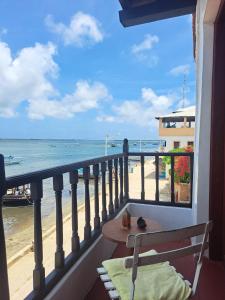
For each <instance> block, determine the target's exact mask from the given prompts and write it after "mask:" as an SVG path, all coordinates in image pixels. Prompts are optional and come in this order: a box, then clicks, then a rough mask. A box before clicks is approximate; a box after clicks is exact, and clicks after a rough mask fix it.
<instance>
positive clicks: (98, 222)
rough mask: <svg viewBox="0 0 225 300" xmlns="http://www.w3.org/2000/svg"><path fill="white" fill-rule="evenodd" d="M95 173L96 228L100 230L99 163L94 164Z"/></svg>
mask: <svg viewBox="0 0 225 300" xmlns="http://www.w3.org/2000/svg"><path fill="white" fill-rule="evenodd" d="M93 174H94V181H95V183H94V184H95V217H94V229H95V231H99V229H100V217H99V191H98V177H99V165H98V164H97V165H94V166H93Z"/></svg>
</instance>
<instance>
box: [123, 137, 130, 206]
mask: <svg viewBox="0 0 225 300" xmlns="http://www.w3.org/2000/svg"><path fill="white" fill-rule="evenodd" d="M128 153H129V146H128V140H127V139H124V141H123V154H124V196H125V201H128V199H129V172H128Z"/></svg>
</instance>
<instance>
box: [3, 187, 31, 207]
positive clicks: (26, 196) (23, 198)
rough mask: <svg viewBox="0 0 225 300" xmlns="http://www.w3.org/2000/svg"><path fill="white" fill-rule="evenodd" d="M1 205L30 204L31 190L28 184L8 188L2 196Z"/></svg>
mask: <svg viewBox="0 0 225 300" xmlns="http://www.w3.org/2000/svg"><path fill="white" fill-rule="evenodd" d="M2 201H3V206H7V207H16V206H27V205H32V204H33V201H32V199H31V192H30V187H29V186H22V187H17V188H13V189H8V190H7V193H6V194H5V195H4V196H3V197H2Z"/></svg>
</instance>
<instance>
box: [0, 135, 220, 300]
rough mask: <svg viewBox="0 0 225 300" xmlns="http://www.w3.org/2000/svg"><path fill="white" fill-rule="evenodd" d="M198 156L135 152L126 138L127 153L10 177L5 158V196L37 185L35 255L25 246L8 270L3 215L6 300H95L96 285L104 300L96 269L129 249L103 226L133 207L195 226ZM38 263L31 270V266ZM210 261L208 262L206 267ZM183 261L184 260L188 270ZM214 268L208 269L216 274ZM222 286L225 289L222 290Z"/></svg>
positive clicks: (169, 224) (0, 236) (0, 291)
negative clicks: (47, 219)
mask: <svg viewBox="0 0 225 300" xmlns="http://www.w3.org/2000/svg"><path fill="white" fill-rule="evenodd" d="M165 156H166V157H169V158H170V177H169V178H165V177H163V178H162V176H161V164H160V162H161V160H162V158H163V157H165ZM177 157H186V158H187V159H188V160H189V165H190V184H189V185H188V188H189V189H190V191H189V195H190V196H189V198H188V199H185V201H182V200H181V199H178V198H177V192H176V184H175V162H176V158H177ZM193 157H194V156H193V153H186V152H185V153H158V152H157V153H150V152H129V146H128V141H127V140H124V145H123V152H122V153H119V154H116V155H111V156H105V157H99V158H96V159H91V160H87V161H83V162H77V163H73V164H70V165H63V166H59V167H56V168H51V169H46V170H42V171H37V172H33V173H29V174H25V175H19V176H15V177H9V178H5V175H4V174H5V173H4V159H3V157H2V156H1V168H0V172H1V186H0V191H1V195H2V196H3V195H4V194H5V193H6V191H7V189H11V188H13V187H18V186H21V185H25V184H30V186H31V197H32V200H33V201H34V205H33V213H34V224H33V225H34V237H33V239H34V245H33V249H32V251H34V253H33V252H32V251H30V250H31V249H30V248H29V249H25V250H26V251H24V252H22V253H21V252H20V253H18V255H17V257H16V259H15V258H14V261H12V260H11V261H9V260H8V267H7V259H6V251H5V236H4V227H3V217H2V214H1V215H0V241H1V243H0V255H1V257H2V259H1V261H0V273H1V278H2V284H1V286H0V299H4V300H7V299H9V298H10V299H17V300H18V299H23V298H24V297H25V299H43V298H46V299H62V298H65V299H72V295H76V299H84V298H85V297H86V296H87V295H88V293H89V292H90V291H91V292H90V294H89V296H87V297H89V298H87V299H95V298H94V297H92V296H90V295H92V293H93V289H94V291H95V292H96V295H98V297H100V298H101V296H99V295H101V293H102V287H101V286H99V283H98V282H96V278H97V274H96V267H97V266H99V265H100V264H101V262H102V260H104V259H107V258H110V257H111V256H112V255H121V254H124V253H126V249H123V248H121V247H117V245H116V244H115V243H113V242H110V241H108V240H106V239H104V238H103V236H102V234H101V227H102V225H103V224H104V223H105V222H107V221H108V220H110V219H112V218H117V217H118V216H120V215H121V214H122V213H123V210H124V209H125V208H128V209H129V211H130V213H131V215H132V216H143V217H147V218H151V219H153V220H155V221H157V222H158V223H160V225H161V227H162V228H163V229H173V228H178V227H183V226H188V225H191V224H193V219H192V181H193V179H192V178H193V176H192V174H193ZM80 170H81V171H82V173H81V172H80ZM66 175H67V176H68V178H69V184H70V188H71V199H70V204H71V216H70V218H68V220H65V219H64V220H63V205H62V204H63V197H62V196H63V189H64V185H65V181H66ZM46 179H50V180H52V190H53V193H54V197H55V207H56V211H55V227H53V228H51V229H49V231H50V232H47V233H46V232H44V233H43V230H42V225H43V219H42V216H41V207H42V205H43V204H44V203H43V202H44V193H43V182H44V181H45V180H46ZM50 183H51V181H48V184H50ZM79 184H80V185H82V186H83V190H84V198H85V199H84V207H83V217H82V210H80V207H79V195H78V193H77V187H78V185H79ZM92 191H93V200H92V195H91V192H92ZM1 211H2V206H1ZM54 240H55V242H54ZM68 241H69V243H68ZM52 245H55V246H54V247H53V246H52ZM54 248H55V249H54ZM115 250H116V252H114V251H115ZM113 253H114V254H113ZM32 260H34V269H33V273H32V271H31V270H29V268H27V266H28V265H29V267H30V265H31V264H32ZM207 264H208V262H207V263H206V267H207ZM184 266H185V264H184V265H183V268H184ZM210 268H211V266H210ZM21 269H22V270H23V273H22V274H21V276H20V275H19V276H18V274H19V273H18V270H21ZM213 270H214V269H213ZM218 270H219V271H220V272H221V276H222V277H221V278H224V277H223V276H224V273H223V269H222V266H221V265H219V266H216V271H215V272H217V273H218ZM213 272H214V271H213ZM213 272H210V274H214V273H213ZM217 273H216V274H217ZM87 278H88V280H87ZM207 278H208V277H207ZM84 283H85V285H84ZM93 286H94V288H93ZM97 287H100V288H99V289H98V288H97ZM218 291H219V292H221V289H219V290H218ZM95 292H94V293H95ZM98 293H99V294H98ZM103 293H104V292H103ZM96 297H97V296H96ZM100 298H98V299H100ZM96 299H97V298H96ZM101 299H103V298H101ZM106 299H107V298H106ZM204 299H206V298H204ZM217 299H219V298H217Z"/></svg>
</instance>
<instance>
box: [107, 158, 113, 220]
mask: <svg viewBox="0 0 225 300" xmlns="http://www.w3.org/2000/svg"><path fill="white" fill-rule="evenodd" d="M108 171H109V215H110V217H111V216H113V213H114V207H113V183H112V160H109V161H108Z"/></svg>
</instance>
